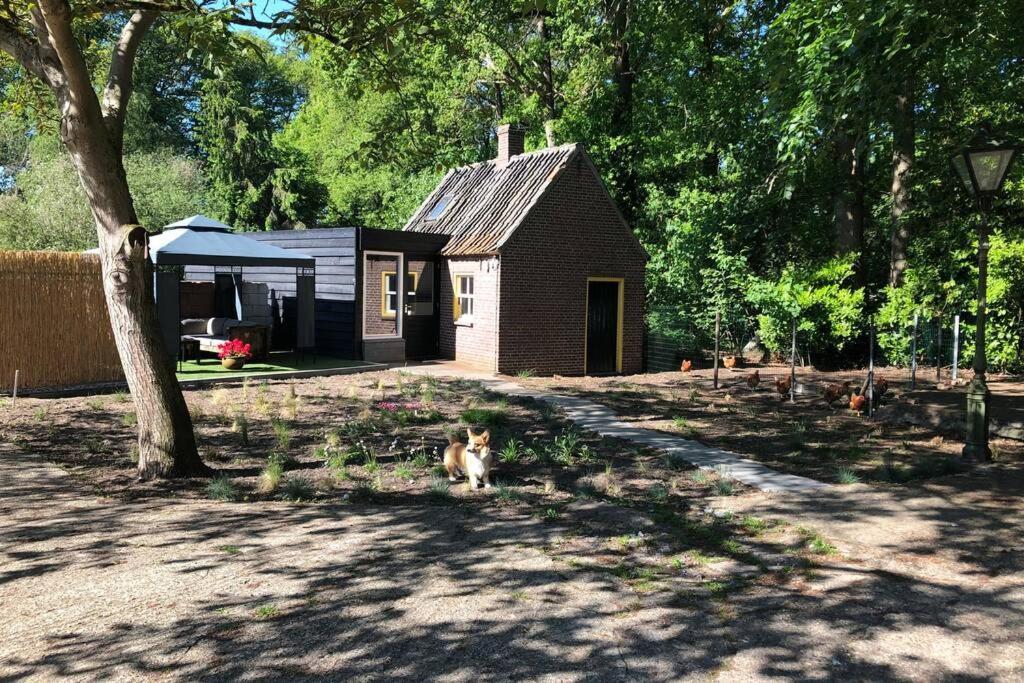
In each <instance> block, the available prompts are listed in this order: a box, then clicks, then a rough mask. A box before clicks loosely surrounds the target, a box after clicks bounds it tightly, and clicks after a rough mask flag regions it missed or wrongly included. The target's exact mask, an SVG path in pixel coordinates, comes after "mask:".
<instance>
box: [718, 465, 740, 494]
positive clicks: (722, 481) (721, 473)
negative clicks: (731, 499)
mask: <svg viewBox="0 0 1024 683" xmlns="http://www.w3.org/2000/svg"><path fill="white" fill-rule="evenodd" d="M715 474H716V475H717V477H716V479H715V494H716V495H719V496H731V495H733V494H734V493H736V483H735V482H734V481H733V479H732V476H731V473H730V471H729V469H728V468H727V467H722V466H721V465H719V466H718V467H716V468H715Z"/></svg>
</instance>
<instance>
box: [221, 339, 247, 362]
mask: <svg viewBox="0 0 1024 683" xmlns="http://www.w3.org/2000/svg"><path fill="white" fill-rule="evenodd" d="M217 351H218V353H217V357H218V358H244V359H246V360H248V359H250V358H252V344H246V343H245V342H244V341H242V340H241V339H229V340H228V341H226V342H223V343H222V344H221V345H220V346H218V347H217Z"/></svg>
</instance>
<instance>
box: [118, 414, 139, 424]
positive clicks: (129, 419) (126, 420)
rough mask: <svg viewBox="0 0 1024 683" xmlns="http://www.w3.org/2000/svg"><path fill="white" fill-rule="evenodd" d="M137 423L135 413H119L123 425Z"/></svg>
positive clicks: (137, 419)
mask: <svg viewBox="0 0 1024 683" xmlns="http://www.w3.org/2000/svg"><path fill="white" fill-rule="evenodd" d="M138 423H139V418H138V416H136V415H135V413H124V414H123V415H121V424H122V425H123V426H125V427H134V426H136V425H137V424H138Z"/></svg>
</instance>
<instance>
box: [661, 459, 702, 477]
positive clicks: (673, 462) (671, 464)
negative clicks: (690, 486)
mask: <svg viewBox="0 0 1024 683" xmlns="http://www.w3.org/2000/svg"><path fill="white" fill-rule="evenodd" d="M664 459H665V465H666V466H667V467H668V468H669V469H673V470H685V469H686V468H688V467H690V463H689V462H688V461H687V460H686V458H684V457H683V456H682V455H681V454H679V453H672V452H669V453H666V454H665V458H664ZM697 471H698V472H699V471H700V470H697ZM695 481H696V480H695Z"/></svg>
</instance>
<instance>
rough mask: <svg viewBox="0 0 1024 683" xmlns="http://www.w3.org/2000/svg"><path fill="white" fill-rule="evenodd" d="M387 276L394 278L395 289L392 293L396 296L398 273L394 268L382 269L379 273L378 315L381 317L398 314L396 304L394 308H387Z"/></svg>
mask: <svg viewBox="0 0 1024 683" xmlns="http://www.w3.org/2000/svg"><path fill="white" fill-rule="evenodd" d="M389 277H393V278H395V291H394V292H393V294H394V295H395V296H396V297H397V296H398V273H397V272H396V271H394V270H385V271H382V272H381V274H380V317H382V318H394V317H395V316H396V315H397V314H398V310H397V308H398V307H397V304H396V306H395V308H396V310H394V311H389V310H388V295H389V294H390V292H388V278H389ZM397 303H401V302H397Z"/></svg>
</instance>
